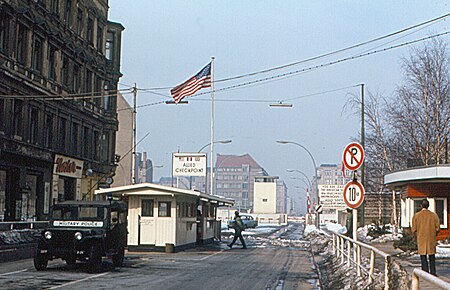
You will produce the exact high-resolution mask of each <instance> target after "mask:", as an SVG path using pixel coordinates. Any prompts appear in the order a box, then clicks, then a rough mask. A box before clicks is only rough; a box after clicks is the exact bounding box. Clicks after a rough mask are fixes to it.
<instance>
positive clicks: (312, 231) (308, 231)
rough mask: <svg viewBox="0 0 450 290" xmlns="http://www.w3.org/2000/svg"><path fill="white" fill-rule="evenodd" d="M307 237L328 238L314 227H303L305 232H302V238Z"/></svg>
mask: <svg viewBox="0 0 450 290" xmlns="http://www.w3.org/2000/svg"><path fill="white" fill-rule="evenodd" d="M309 235H313V236H317V235H325V236H329V235H328V234H327V233H325V232H324V231H322V230H319V229H317V228H316V226H315V225H307V226H306V227H305V230H304V232H303V236H304V237H307V236H309Z"/></svg>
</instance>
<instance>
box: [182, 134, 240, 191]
mask: <svg viewBox="0 0 450 290" xmlns="http://www.w3.org/2000/svg"><path fill="white" fill-rule="evenodd" d="M231 142H233V140H218V141H214V142H209V143H208V144H206V145H204V146H203V147H202V148H200V149H199V150H198V151H197V153H200V152H201V151H202V150H203V149H205V148H206V147H208V146H210V145H211V144H228V143H231ZM210 158H211V173H210V178H209V179H210V181H209V182H210V188H211V192H210V194H211V195H213V194H214V192H213V188H214V187H213V186H214V176H213V175H214V168H213V161H212V160H213V159H214V156H210ZM189 187H190V189H192V176H191V177H190V186H189ZM205 191H206V187H205Z"/></svg>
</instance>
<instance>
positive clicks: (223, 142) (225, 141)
mask: <svg viewBox="0 0 450 290" xmlns="http://www.w3.org/2000/svg"><path fill="white" fill-rule="evenodd" d="M231 142H233V140H219V141H214V142H213V143H214V144H217V143H220V144H227V143H231ZM209 145H211V142H209V143H208V144H206V145H205V146H203V147H202V148H200V149H199V150H198V151H197V153H200V152H201V151H202V150H203V149H205V148H206V147H208V146H209Z"/></svg>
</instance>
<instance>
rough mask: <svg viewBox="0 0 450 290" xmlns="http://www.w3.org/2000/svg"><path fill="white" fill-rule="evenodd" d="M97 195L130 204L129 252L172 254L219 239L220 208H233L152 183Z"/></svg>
mask: <svg viewBox="0 0 450 290" xmlns="http://www.w3.org/2000/svg"><path fill="white" fill-rule="evenodd" d="M95 194H96V195H104V196H106V195H107V194H112V195H113V196H114V197H121V198H122V199H124V200H126V201H127V202H128V232H129V234H128V250H129V251H161V250H164V249H165V250H166V251H167V252H172V251H175V250H179V249H182V248H186V247H192V246H194V245H195V244H202V243H208V242H212V241H213V239H214V238H217V239H220V229H221V226H220V221H218V220H217V219H216V217H217V208H218V207H219V206H231V205H233V204H234V202H233V201H232V200H229V199H226V198H223V197H219V196H213V195H209V194H205V193H201V192H198V191H194V190H186V189H180V188H175V187H170V186H162V185H159V184H153V183H140V184H134V185H128V186H121V187H114V188H105V189H100V190H96V191H95Z"/></svg>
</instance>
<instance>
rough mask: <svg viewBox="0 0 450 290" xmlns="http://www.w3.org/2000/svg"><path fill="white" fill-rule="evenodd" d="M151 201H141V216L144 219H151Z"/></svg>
mask: <svg viewBox="0 0 450 290" xmlns="http://www.w3.org/2000/svg"><path fill="white" fill-rule="evenodd" d="M153 204H154V202H153V199H143V200H142V201H141V214H142V216H145V217H153Z"/></svg>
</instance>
